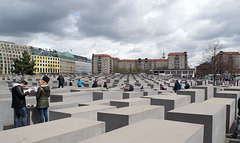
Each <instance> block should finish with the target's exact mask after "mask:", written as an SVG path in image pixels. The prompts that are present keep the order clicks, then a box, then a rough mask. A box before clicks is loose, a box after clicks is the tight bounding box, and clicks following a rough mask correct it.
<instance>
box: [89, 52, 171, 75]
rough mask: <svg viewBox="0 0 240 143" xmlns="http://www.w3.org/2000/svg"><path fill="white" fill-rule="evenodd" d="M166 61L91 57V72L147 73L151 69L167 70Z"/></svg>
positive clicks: (105, 56)
mask: <svg viewBox="0 0 240 143" xmlns="http://www.w3.org/2000/svg"><path fill="white" fill-rule="evenodd" d="M167 61H168V60H167V59H147V58H145V59H140V58H139V59H123V60H120V59H119V58H113V57H111V56H110V55H107V54H93V55H92V72H93V73H94V74H99V73H103V74H108V73H141V72H144V73H148V72H150V70H152V69H167V63H168V62H167Z"/></svg>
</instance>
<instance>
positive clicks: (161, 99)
mask: <svg viewBox="0 0 240 143" xmlns="http://www.w3.org/2000/svg"><path fill="white" fill-rule="evenodd" d="M149 97H150V98H151V105H160V106H164V109H165V112H164V113H165V114H164V116H165V119H166V117H167V111H170V110H173V109H175V108H178V107H182V106H185V105H188V104H190V96H188V95H181V96H180V95H157V96H149Z"/></svg>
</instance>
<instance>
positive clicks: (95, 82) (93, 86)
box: [92, 79, 98, 88]
mask: <svg viewBox="0 0 240 143" xmlns="http://www.w3.org/2000/svg"><path fill="white" fill-rule="evenodd" d="M97 82H98V81H97V80H96V79H95V81H94V83H93V85H92V88H95V87H98V85H97Z"/></svg>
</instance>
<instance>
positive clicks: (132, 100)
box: [110, 98, 150, 108]
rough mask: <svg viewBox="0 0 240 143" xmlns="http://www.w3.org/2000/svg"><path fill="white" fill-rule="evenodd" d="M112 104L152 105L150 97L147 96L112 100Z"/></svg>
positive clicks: (117, 105)
mask: <svg viewBox="0 0 240 143" xmlns="http://www.w3.org/2000/svg"><path fill="white" fill-rule="evenodd" d="M110 105H111V106H116V107H117V108H122V107H127V106H134V105H150V99H147V98H145V99H144V98H129V99H122V100H111V101H110Z"/></svg>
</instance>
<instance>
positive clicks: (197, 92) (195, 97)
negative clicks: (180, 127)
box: [177, 89, 205, 103]
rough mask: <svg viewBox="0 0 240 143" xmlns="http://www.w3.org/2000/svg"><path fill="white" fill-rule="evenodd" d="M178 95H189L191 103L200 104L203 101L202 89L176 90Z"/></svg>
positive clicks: (203, 93) (203, 92)
mask: <svg viewBox="0 0 240 143" xmlns="http://www.w3.org/2000/svg"><path fill="white" fill-rule="evenodd" d="M177 94H178V95H190V96H191V103H200V102H203V101H204V99H205V91H204V90H203V89H184V90H178V91H177Z"/></svg>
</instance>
